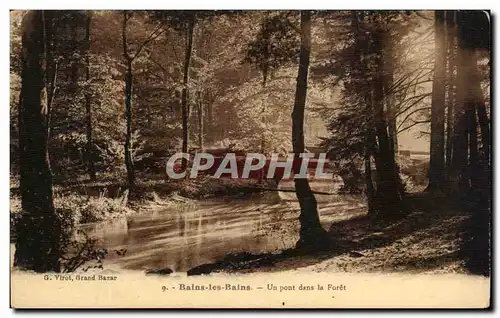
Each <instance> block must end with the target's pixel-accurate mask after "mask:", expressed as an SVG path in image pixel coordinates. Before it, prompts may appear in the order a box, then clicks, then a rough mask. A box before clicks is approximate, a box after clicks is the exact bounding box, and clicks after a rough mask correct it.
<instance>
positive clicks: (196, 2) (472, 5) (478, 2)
mask: <svg viewBox="0 0 500 318" xmlns="http://www.w3.org/2000/svg"><path fill="white" fill-rule="evenodd" d="M499 3H500V1H497V0H496V1H493V0H490V1H484V0H474V1H471V0H468V1H464V0H455V1H441V2H438V1H435V0H434V1H431V0H420V1H413V0H411V1H408V0H407V1H356V2H354V1H320V0H308V1H303V0H301V1H297V0H289V1H283V0H280V1H269V0H253V1H240V2H236V1H234V0H233V1H227V0H219V1H201V0H182V1H164V2H161V1H156V2H155V1H145V0H142V1H137V0H135V1H131V0H121V1H109V0H108V1H103V0H86V1H71V2H70V1H43V2H42V1H33V0H30V1H28V0H17V1H15V2H10V3H8V2H7V1H5V2H2V7H3V6H5V7H6V8H5V9H4V10H1V11H0V16H1V17H2V18H3V19H1V20H0V21H1V32H0V36H1V40H2V41H1V43H3V46H2V49H1V51H2V60H3V63H1V64H0V74H1V76H0V78H1V81H2V83H1V86H0V94H1V95H0V99H1V100H2V101H3V103H2V107H1V110H0V111H1V115H0V118H1V120H2V121H3V122H2V124H1V125H0V130H1V131H0V142H1V145H2V153H3V155H2V156H0V161H1V166H2V169H1V170H0V180H1V182H0V187H1V188H0V194H1V203H2V205H1V206H2V207H3V209H1V213H3V218H4V220H3V222H2V223H1V224H2V228H3V231H2V233H3V239H2V243H1V244H0V249H1V250H0V255H2V260H3V262H2V265H3V266H2V273H1V287H2V292H1V294H2V298H1V299H2V301H1V304H2V307H1V308H2V310H1V311H2V313H1V316H2V317H10V316H13V315H14V312H13V311H12V310H9V309H8V306H9V302H10V301H9V297H10V294H9V275H10V274H9V267H10V264H9V263H8V261H7V260H8V255H9V254H10V248H9V245H7V242H8V241H9V221H8V220H7V218H8V217H9V213H8V211H9V183H8V182H9V181H8V180H9V178H8V171H9V165H10V162H9V150H8V147H9V118H10V117H9V102H8V100H9V95H10V94H9V75H8V74H9V50H10V48H9V44H8V43H9V28H10V24H9V13H8V10H9V9H42V8H43V9H83V8H85V9H195V8H196V9H219V10H222V9H251V10H258V9H325V10H326V9H367V8H372V9H394V8H397V9H421V10H424V9H427V10H431V9H491V10H492V13H493V15H494V18H498V16H496V13H498V12H500V10H499V9H498V5H499ZM2 9H3V8H2ZM495 22H498V21H497V20H496V19H495ZM495 31H496V30H495V27H494V40H493V42H494V43H496V42H497V40H498V33H497V32H495ZM497 52H498V49H496V50H495V49H494V50H493V54H494V61H495V64H497V63H498V58H497V57H498V53H497ZM493 71H494V72H495V73H494V75H497V74H496V69H494V70H493ZM498 85H499V84H498V79H497V78H495V81H494V87H493V88H492V89H493V92H499V91H500V90H499V87H498ZM497 96H498V95H497V93H495V94H493V97H494V100H493V105H494V106H493V108H494V109H495V108H496V107H497V105H498V103H497V99H498V98H497ZM494 114H495V118H494V120H493V122H494V123H495V124H494V126H495V127H496V125H497V124H496V123H497V122H500V121H499V120H500V119H499V118H498V117H499V116H500V115H499V114H500V110H496V111H494ZM497 130H498V129H495V130H494V134H495V135H494V137H495V138H494V146H493V150H494V151H495V150H496V149H497V146H498V142H497V141H498V140H499V136H497V133H496V132H497ZM494 158H495V167H498V161H499V160H500V159H499V157H498V155H497V153H496V151H495V157H494ZM495 171H498V169H495ZM496 177H498V173H495V181H497V180H496V179H497V178H496ZM494 189H495V193H494V197H495V198H497V197H498V193H499V191H500V189H499V187H498V185H497V184H496V183H495V187H494ZM496 212H497V211H494V212H493V215H494V219H495V220H496V219H497V218H498V216H497V215H495V214H496ZM496 223H497V222H496ZM494 233H495V238H498V231H497V226H496V225H495V228H494ZM494 247H495V251H494V255H495V260H494V261H493V264H497V262H496V259H497V257H496V256H497V255H498V240H497V239H495V242H494ZM494 274H495V276H494V278H495V277H497V276H498V271H496V270H495V271H494ZM494 303H495V304H496V306H498V304H499V303H498V290H497V292H496V293H495V300H494ZM109 313H112V314H117V313H118V314H123V313H125V314H127V312H124V311H121V312H107V313H106V314H109ZM407 313H408V312H400V313H398V315H401V316H403V315H405V316H406V314H407ZM39 314H40V315H42V316H45V317H51V316H52V314H53V313H51V312H43V313H39ZM60 314H62V315H66V314H69V313H68V312H62V313H60ZM71 314H80V315H82V314H83V315H87V314H88V312H71ZM94 314H95V315H96V316H98V317H104V315H105V313H102V312H100V313H94ZM128 314H130V315H133V316H137V315H144V313H138V312H132V311H131V312H128ZM153 314H154V313H153ZM163 314H165V313H163ZM166 314H168V315H173V316H178V315H179V316H180V314H179V313H174V312H169V313H166ZM181 314H182V316H192V315H199V313H194V312H183V313H181ZM228 314H229V315H232V314H233V313H230V312H227V311H226V312H206V313H204V315H206V316H209V317H210V316H211V317H219V316H220V315H228ZM241 314H245V315H251V316H257V315H259V316H262V315H264V316H266V315H287V314H289V313H288V312H272V313H263V312H259V313H251V312H245V313H241ZM295 314H298V315H313V314H323V315H339V314H345V313H344V312H326V313H318V312H308V313H305V312H295ZM364 314H368V313H367V312H364ZM371 314H373V313H371ZM378 314H379V315H384V316H385V315H386V314H387V312H378ZM412 314H415V315H425V316H428V315H430V316H440V315H441V314H442V313H441V312H437V313H429V312H419V313H412ZM453 314H459V315H468V314H470V312H460V313H458V312H454V313H453Z"/></svg>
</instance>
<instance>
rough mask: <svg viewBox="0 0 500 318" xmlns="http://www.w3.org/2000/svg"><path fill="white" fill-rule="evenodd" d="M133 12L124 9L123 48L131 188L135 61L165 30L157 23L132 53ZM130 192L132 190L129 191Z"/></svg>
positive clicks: (133, 178)
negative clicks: (130, 26)
mask: <svg viewBox="0 0 500 318" xmlns="http://www.w3.org/2000/svg"><path fill="white" fill-rule="evenodd" d="M132 14H133V13H132V12H128V11H123V20H122V48H123V52H122V53H123V57H124V59H125V66H126V71H125V118H126V121H127V131H126V134H125V147H124V148H125V167H126V169H127V184H128V187H129V188H133V187H134V184H135V169H134V160H133V158H132V153H131V149H130V148H131V140H132V94H133V83H134V81H133V63H134V61H135V59H136V58H137V57H138V56H139V54H140V53H141V51H142V50H143V49H144V47H145V46H146V45H147V44H148V43H150V42H151V41H153V40H155V39H156V38H158V37H159V36H160V35H161V34H162V33H163V31H164V29H163V26H164V24H163V23H160V24H159V25H157V27H156V28H155V29H154V30H153V31H152V32H151V33H150V34H149V36H148V37H147V38H146V40H144V41H143V42H142V43H141V44H140V45H139V48H138V49H137V50H136V51H135V53H131V52H130V50H129V44H128V40H127V23H128V21H129V20H130V19H131V18H132ZM129 193H130V192H129Z"/></svg>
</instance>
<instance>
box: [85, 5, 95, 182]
mask: <svg viewBox="0 0 500 318" xmlns="http://www.w3.org/2000/svg"><path fill="white" fill-rule="evenodd" d="M91 23H92V12H91V11H87V22H86V27H85V45H86V52H85V81H86V82H87V86H86V89H85V111H86V121H87V123H86V124H87V129H86V130H87V172H88V174H89V177H90V179H91V180H95V178H96V175H95V167H94V158H93V149H94V146H93V144H92V143H93V140H92V105H91V100H90V99H91V97H90V28H91Z"/></svg>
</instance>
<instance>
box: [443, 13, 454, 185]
mask: <svg viewBox="0 0 500 318" xmlns="http://www.w3.org/2000/svg"><path fill="white" fill-rule="evenodd" d="M445 14H446V17H445V19H446V44H447V52H446V66H447V68H446V148H445V157H446V163H445V166H446V171H449V170H450V167H451V154H452V149H453V105H454V104H455V94H456V83H455V82H456V76H455V69H456V65H455V64H456V63H455V56H456V49H455V46H456V24H455V11H446V13H445ZM447 178H449V176H448V173H447Z"/></svg>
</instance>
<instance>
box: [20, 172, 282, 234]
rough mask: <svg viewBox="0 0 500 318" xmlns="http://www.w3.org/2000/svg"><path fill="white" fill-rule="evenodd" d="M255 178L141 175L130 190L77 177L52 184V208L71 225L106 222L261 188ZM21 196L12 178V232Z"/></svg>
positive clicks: (111, 182) (113, 181) (108, 180)
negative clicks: (175, 205)
mask: <svg viewBox="0 0 500 318" xmlns="http://www.w3.org/2000/svg"><path fill="white" fill-rule="evenodd" d="M259 187H268V188H269V187H273V185H272V184H268V183H266V184H264V185H259V184H258V182H257V181H256V180H238V179H224V178H223V179H215V178H208V177H200V178H197V179H186V180H168V181H167V180H164V179H160V178H158V177H156V179H155V178H153V177H150V178H148V177H147V176H143V178H141V179H140V180H138V182H137V183H136V185H135V188H134V190H133V191H132V192H130V191H129V189H127V187H126V186H125V185H124V184H123V183H121V182H119V181H118V180H117V179H115V178H112V177H109V178H103V179H102V180H99V181H91V180H79V181H76V182H75V181H73V182H71V183H70V182H68V183H59V184H55V185H54V207H55V209H56V211H57V213H58V214H59V215H60V216H61V217H62V218H64V219H65V220H67V221H69V223H70V224H72V225H77V224H85V223H94V222H101V221H107V220H111V219H115V218H120V217H125V216H127V215H131V214H134V213H140V212H141V211H144V210H148V209H152V208H155V207H156V206H158V205H165V204H181V205H182V204H188V203H189V202H190V200H193V199H195V200H196V199H208V198H213V197H220V196H233V195H238V196H243V195H246V194H249V193H252V192H256V191H260V190H259ZM21 210H22V209H21V199H20V192H19V186H18V182H17V180H16V179H13V180H12V181H11V191H10V215H11V231H15V224H16V222H17V221H18V219H19V217H20V215H21V213H20V212H21Z"/></svg>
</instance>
